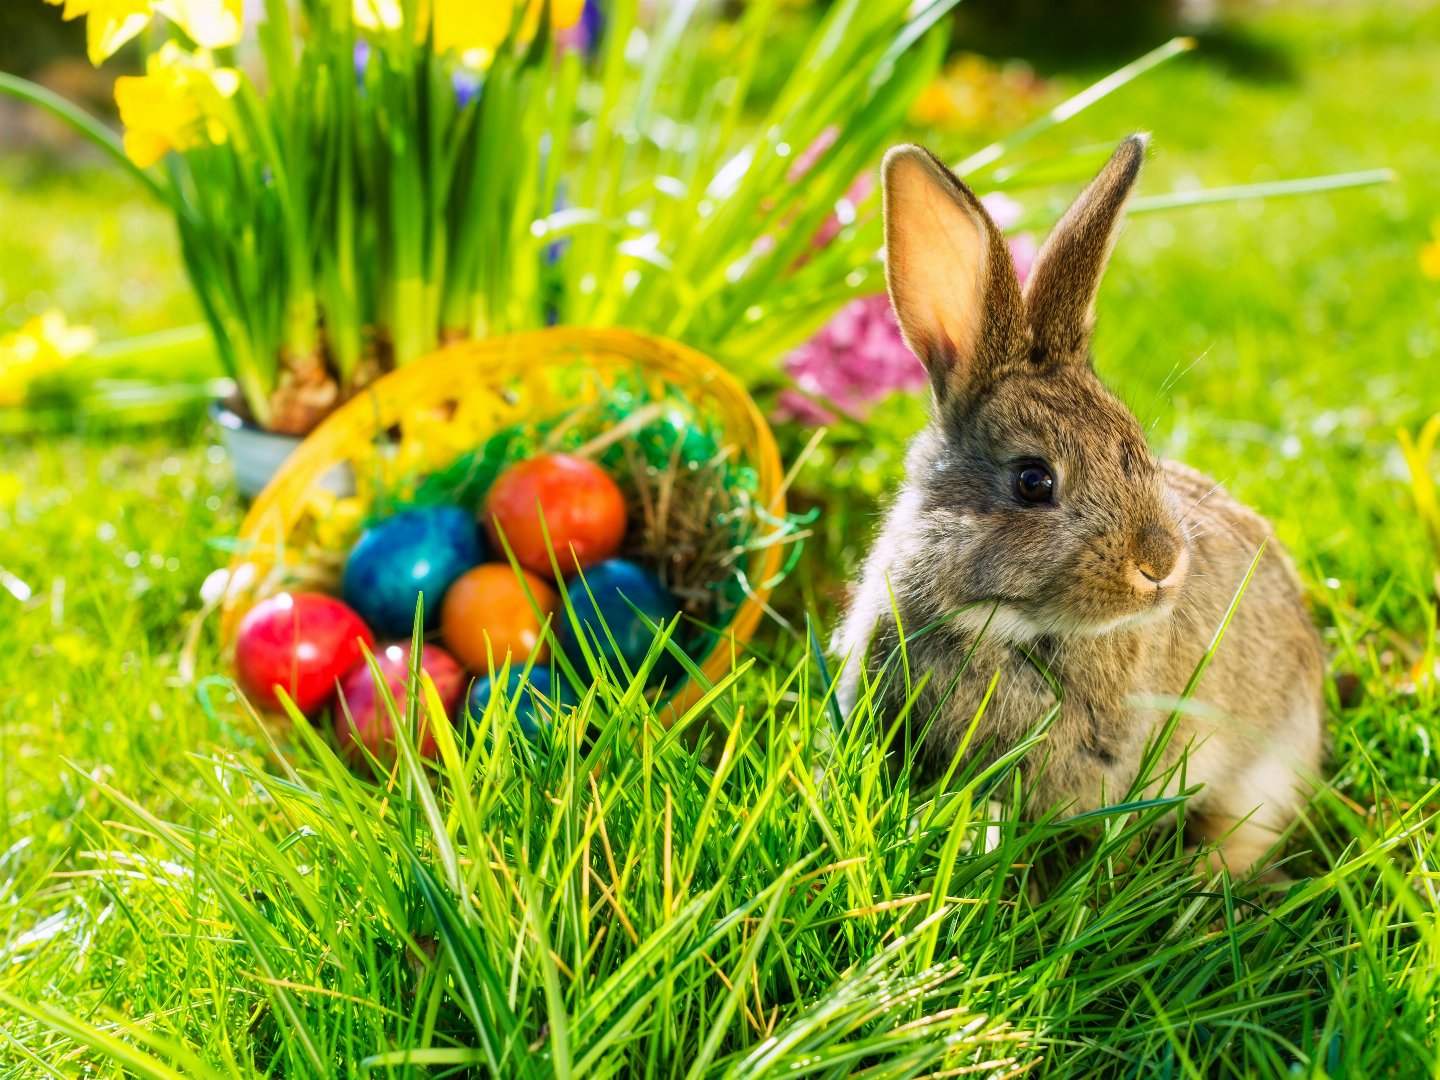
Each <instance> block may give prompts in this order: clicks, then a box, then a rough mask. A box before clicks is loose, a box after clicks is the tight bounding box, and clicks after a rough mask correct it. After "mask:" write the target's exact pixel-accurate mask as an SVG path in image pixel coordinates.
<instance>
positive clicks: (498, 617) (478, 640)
mask: <svg viewBox="0 0 1440 1080" xmlns="http://www.w3.org/2000/svg"><path fill="white" fill-rule="evenodd" d="M522 577H523V581H522ZM527 589H528V590H529V595H526V590H527ZM532 598H533V603H532ZM559 606H560V597H559V595H558V594H557V593H556V592H555V590H554V589H553V588H552V587H551V586H549V585H547V584H546V583H545V582H544V581H542V580H541V579H540V578H539V577H537V576H536V575H534V574H532V573H530V571H528V570H521V571H520V573H519V575H517V574H516V572H515V570H514V569H513V568H511V566H510V565H509V564H508V563H486V564H484V565H483V566H477V567H475V569H473V570H469V571H467V572H466V573H464V574H461V575H460V577H458V578H456V579H455V583H454V584H453V585H451V586H450V589H449V591H447V592H446V593H445V603H444V606H443V607H442V608H441V609H440V632H441V633H442V634H443V635H444V636H445V644H446V645H447V646H448V647H449V649H450V651H451V652H452V653H454V654H455V655H456V656H457V657H459V658H460V662H461V663H463V664H464V665H465V666H466V667H468V668H470V670H472V671H474V672H477V673H479V674H486V673H488V672H489V671H490V664H491V661H492V659H493V662H494V664H495V667H496V668H499V667H500V665H501V664H503V663H504V662H505V655H506V654H507V653H509V655H510V662H511V663H512V664H522V663H524V662H525V661H526V660H528V659H529V658H530V657H531V655H532V654H533V655H534V657H535V659H536V660H537V661H544V660H545V658H546V657H547V656H548V655H549V651H550V650H549V646H547V645H546V643H545V642H544V641H542V640H541V638H540V628H541V626H542V625H543V624H544V620H545V616H547V615H550V614H553V613H554V612H555V610H556V609H557V608H559Z"/></svg>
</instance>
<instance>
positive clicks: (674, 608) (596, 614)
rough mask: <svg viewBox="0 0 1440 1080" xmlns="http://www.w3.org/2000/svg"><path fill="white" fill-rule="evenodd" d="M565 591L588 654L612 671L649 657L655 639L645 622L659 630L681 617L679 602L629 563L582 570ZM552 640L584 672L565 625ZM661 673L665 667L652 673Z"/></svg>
mask: <svg viewBox="0 0 1440 1080" xmlns="http://www.w3.org/2000/svg"><path fill="white" fill-rule="evenodd" d="M587 586H588V588H587ZM566 591H567V592H568V593H569V596H570V603H571V604H572V605H573V606H574V608H575V615H576V618H577V619H578V620H579V621H580V624H581V626H583V627H584V628H585V637H586V640H587V641H588V642H589V643H590V646H591V648H592V650H593V649H596V648H598V649H599V650H600V652H601V654H602V655H604V656H605V657H606V659H607V660H609V662H610V666H611V667H612V668H614V669H616V671H619V670H620V668H621V665H620V664H619V663H618V661H620V660H623V661H624V664H625V666H626V667H628V668H629V669H630V670H631V671H634V670H635V668H637V667H639V665H640V662H641V661H642V660H644V659H645V654H646V653H647V652H649V651H650V645H651V643H652V642H653V641H654V640H655V634H654V631H652V630H651V629H650V627H649V626H647V625H646V624H645V619H649V620H650V622H652V623H654V624H656V625H657V626H658V625H662V624H664V623H667V622H669V621H670V620H671V619H673V618H674V617H675V616H676V614H678V613H679V611H680V603H679V601H678V600H676V599H675V597H674V596H672V595H671V594H670V591H669V590H668V589H666V588H665V586H664V585H662V584H661V583H660V579H659V578H658V577H656V576H655V575H654V574H652V573H651V572H650V571H649V570H646V569H645V568H644V567H643V566H640V565H639V564H638V563H633V562H630V561H629V560H628V559H607V560H606V561H605V562H602V563H596V564H595V565H594V566H591V567H589V568H587V569H586V570H585V572H584V575H583V580H582V578H581V577H576V578H575V579H574V580H573V581H571V582H570V584H569V587H568V588H567V590H566ZM631 605H634V606H633V607H632V606H631ZM637 611H638V613H637ZM642 615H643V616H644V618H642V617H641V616H642ZM607 631H608V633H607ZM557 637H558V640H559V642H560V647H561V648H562V649H564V650H565V654H566V656H568V657H569V658H570V662H571V663H572V664H574V665H575V667H576V669H577V670H581V671H583V670H584V669H585V656H584V653H583V651H582V650H581V648H580V642H579V639H578V638H577V637H576V635H575V630H574V627H573V626H572V625H571V624H570V620H569V619H565V620H564V621H562V622H561V624H560V628H559V633H558V635H557ZM611 639H613V641H614V644H613V645H612V643H611ZM617 649H618V651H617ZM660 668H663V669H665V670H666V671H668V669H669V665H668V663H662V664H660V665H658V666H657V670H658V669H660Z"/></svg>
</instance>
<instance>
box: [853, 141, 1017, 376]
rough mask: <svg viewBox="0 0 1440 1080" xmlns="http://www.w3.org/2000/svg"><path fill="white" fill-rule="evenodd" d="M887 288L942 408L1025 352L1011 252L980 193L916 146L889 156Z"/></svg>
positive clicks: (886, 167) (885, 172)
mask: <svg viewBox="0 0 1440 1080" xmlns="http://www.w3.org/2000/svg"><path fill="white" fill-rule="evenodd" d="M881 172H882V177H883V182H884V193H885V280H886V284H887V285H888V286H889V289H890V302H891V303H892V304H893V305H894V307H895V316H896V318H897V319H898V320H899V323H900V332H901V334H902V335H903V336H904V338H905V344H906V345H908V346H909V347H910V351H911V352H913V353H914V354H915V355H916V356H918V357H919V358H920V362H921V363H923V364H924V365H925V370H926V371H928V372H929V373H930V381H931V383H932V384H933V385H934V387H935V394H936V396H937V398H939V400H940V401H942V402H944V401H946V400H949V399H952V398H954V397H955V396H957V395H968V394H971V393H973V392H974V391H975V389H976V388H977V387H978V386H980V385H982V384H983V383H984V382H986V381H987V380H988V379H989V378H991V377H993V376H995V375H997V374H999V372H1000V370H1001V369H1002V368H1003V367H1005V366H1006V365H1007V364H1010V363H1012V362H1013V361H1014V360H1015V359H1016V358H1017V357H1019V356H1022V355H1023V354H1024V349H1025V335H1026V329H1025V328H1026V320H1025V314H1024V304H1023V301H1022V300H1021V298H1020V282H1019V279H1018V278H1017V277H1016V274H1015V264H1014V263H1013V262H1012V261H1011V258H1010V250H1009V248H1008V247H1007V246H1006V244H1005V238H1004V236H1003V235H1002V234H1001V232H1000V230H999V228H997V227H996V225H995V223H994V222H993V221H992V220H991V219H990V215H989V214H988V213H986V211H985V207H984V206H982V205H981V204H980V200H979V199H977V198H976V197H975V195H974V193H973V192H972V191H971V190H970V189H969V188H967V187H966V186H965V185H964V184H963V183H962V182H961V181H960V179H959V178H958V177H957V176H956V175H955V174H954V173H952V172H951V171H950V170H949V169H947V168H946V167H945V166H944V165H943V164H941V162H940V161H939V159H938V158H936V157H935V156H934V155H933V154H931V153H930V152H929V151H927V150H924V149H922V148H920V147H918V146H897V147H895V148H894V149H893V150H891V151H890V152H889V153H888V154H886V155H885V164H884V166H883V167H882V170H881Z"/></svg>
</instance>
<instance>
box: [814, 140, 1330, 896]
mask: <svg viewBox="0 0 1440 1080" xmlns="http://www.w3.org/2000/svg"><path fill="white" fill-rule="evenodd" d="M1144 156H1145V139H1144V137H1142V136H1136V137H1134V138H1130V139H1127V140H1126V141H1125V142H1123V143H1122V144H1121V145H1120V148H1119V149H1118V150H1116V152H1115V154H1114V156H1113V157H1111V159H1110V161H1109V162H1108V163H1107V164H1106V166H1105V167H1104V169H1102V170H1101V172H1100V174H1099V176H1097V177H1096V178H1095V180H1094V181H1093V182H1092V183H1091V184H1090V186H1089V187H1088V188H1086V190H1085V192H1084V193H1083V194H1082V195H1081V196H1080V197H1079V199H1078V200H1076V202H1075V204H1074V205H1073V206H1072V207H1071V208H1070V210H1069V211H1068V212H1067V213H1066V215H1065V217H1064V218H1063V219H1062V220H1061V221H1060V223H1059V224H1058V225H1057V226H1056V227H1055V230H1054V232H1053V233H1052V234H1051V235H1050V238H1049V239H1048V240H1047V241H1046V243H1045V245H1044V247H1043V248H1042V250H1041V251H1040V254H1039V256H1038V257H1037V259H1036V262H1035V266H1034V269H1033V271H1032V273H1031V275H1030V278H1029V280H1028V281H1027V282H1026V285H1025V287H1024V289H1023V290H1022V289H1021V286H1020V283H1019V281H1018V279H1017V277H1016V273H1015V268H1014V265H1013V263H1012V262H1011V259H1010V254H1009V251H1008V250H1007V248H1006V245H1005V241H1004V239H1003V237H1002V236H1001V234H1000V230H999V229H998V228H997V227H996V226H995V223H994V222H993V221H992V220H991V219H990V216H989V215H988V214H987V213H986V212H985V208H984V207H983V206H981V204H980V201H979V200H978V199H977V198H976V197H975V195H974V194H973V193H972V192H971V191H970V189H969V188H967V187H966V186H965V185H964V184H963V183H961V181H960V180H959V179H958V178H956V177H955V175H954V174H952V173H951V172H950V171H949V170H948V169H947V168H945V166H944V165H942V164H941V163H940V162H939V161H938V160H937V159H936V158H935V157H934V156H932V155H931V154H929V153H928V152H926V151H925V150H922V149H920V148H919V147H914V146H901V147H897V148H895V149H893V150H891V151H890V153H889V155H888V156H887V157H886V158H885V165H884V170H883V172H884V193H885V250H886V275H887V280H888V283H889V288H890V297H891V300H892V302H893V303H894V305H895V312H896V315H897V316H898V318H899V322H900V328H901V331H902V332H903V334H904V336H905V341H906V343H907V344H908V345H909V346H910V348H911V349H912V350H913V351H914V353H915V354H916V355H917V356H918V357H919V358H920V360H921V361H922V362H923V363H924V365H925V367H926V370H927V371H928V372H929V375H930V381H931V385H932V388H933V391H934V404H933V410H932V418H931V422H930V425H929V426H928V427H927V428H926V429H925V430H924V431H922V432H921V433H920V435H919V437H918V438H917V439H916V440H915V442H914V444H913V445H912V446H911V448H910V452H909V455H908V457H907V459H906V466H905V468H906V479H905V482H904V484H903V485H902V486H901V488H900V491H899V494H898V496H897V497H896V500H895V504H894V506H893V507H892V508H891V509H890V512H889V515H888V517H887V519H886V521H885V525H884V528H883V529H882V530H881V532H880V535H879V537H878V539H877V540H876V541H875V546H874V549H873V550H872V551H871V552H870V555H869V557H868V559H867V560H866V562H865V567H864V572H863V576H862V578H861V581H860V583H859V586H858V587H857V589H856V593H855V597H854V600H853V603H852V605H851V607H850V610H849V612H848V614H847V616H846V619H845V621H844V623H843V624H842V626H841V627H840V630H839V633H838V634H837V635H836V641H835V647H836V651H837V652H839V653H840V654H841V655H842V656H845V657H848V660H847V662H846V664H845V671H844V674H843V675H842V680H841V687H840V695H841V701H842V704H843V705H844V706H845V707H846V709H847V711H848V709H850V708H852V707H853V706H854V704H855V702H856V701H857V699H858V698H859V697H860V696H861V694H862V693H864V692H865V686H866V684H867V683H869V682H871V681H872V680H873V681H874V685H875V686H876V687H877V689H876V690H875V693H876V694H877V696H878V701H879V704H880V707H881V708H882V709H883V711H884V713H885V714H886V715H890V716H894V715H895V714H896V713H897V712H898V711H899V710H900V708H901V707H902V706H903V704H904V702H905V701H906V699H907V696H908V693H909V692H913V690H914V689H915V688H916V687H918V686H919V684H920V679H921V676H922V675H924V674H928V677H929V681H928V683H926V685H925V686H924V688H923V690H921V691H920V693H919V695H918V698H917V699H916V701H915V703H914V705H913V707H912V709H911V711H910V713H909V717H910V721H909V722H910V724H911V726H912V728H914V729H915V730H916V731H917V732H918V731H919V730H920V729H922V728H926V727H927V725H928V730H927V733H926V734H925V736H924V741H923V745H922V746H921V747H920V748H919V753H920V754H921V756H922V758H923V762H922V764H923V765H924V766H925V767H926V769H927V771H934V770H935V769H936V768H940V767H944V766H946V765H948V764H949V763H950V761H951V760H953V758H954V755H955V754H956V753H957V751H958V750H959V749H960V747H961V744H962V740H964V739H965V737H966V735H967V732H968V731H969V730H970V728H971V726H972V724H973V723H974V721H975V717H976V714H977V712H978V711H979V710H980V706H981V702H982V700H983V699H984V697H985V695H986V692H987V689H988V688H989V685H990V682H991V679H992V677H994V676H995V675H996V673H997V672H998V673H999V675H998V683H997V685H996V688H995V692H994V695H993V697H992V699H991V700H990V701H989V703H988V704H987V705H986V706H985V708H984V712H983V714H982V715H981V718H980V721H979V723H978V726H976V729H975V731H974V733H973V735H971V737H970V741H969V743H968V750H967V754H968V755H971V756H974V755H979V756H980V757H982V758H983V759H986V760H993V759H994V758H996V757H998V756H999V755H1001V754H1003V753H1005V752H1007V751H1008V750H1011V749H1012V748H1014V747H1015V746H1016V745H1017V744H1018V743H1019V741H1020V740H1022V739H1023V738H1025V737H1026V736H1027V735H1028V734H1029V733H1031V732H1032V731H1034V730H1035V729H1036V727H1037V724H1038V723H1039V722H1040V721H1041V720H1042V718H1043V717H1044V716H1045V715H1046V713H1047V712H1048V711H1049V710H1051V709H1052V707H1053V706H1054V704H1055V701H1056V693H1055V690H1054V689H1053V687H1052V683H1051V681H1050V680H1052V679H1053V680H1054V681H1055V683H1056V684H1058V686H1059V687H1060V688H1061V691H1062V692H1061V694H1060V701H1061V706H1060V711H1059V714H1058V717H1057V718H1056V719H1055V721H1054V723H1053V725H1052V726H1051V727H1050V729H1049V731H1048V734H1047V736H1046V738H1045V740H1044V742H1043V743H1042V744H1041V745H1039V746H1037V747H1036V748H1035V749H1034V750H1032V752H1031V753H1030V754H1029V755H1027V757H1026V758H1025V759H1024V761H1023V763H1022V765H1021V771H1022V776H1023V778H1024V781H1025V786H1026V790H1027V791H1028V793H1029V795H1028V798H1029V807H1030V809H1031V810H1032V811H1034V810H1043V809H1045V808H1047V807H1052V806H1055V805H1057V804H1059V805H1067V804H1068V805H1069V806H1070V808H1071V810H1072V811H1075V812H1079V811H1083V810H1088V809H1092V808H1095V807H1098V806H1100V805H1103V804H1104V803H1105V802H1107V801H1111V802H1113V801H1115V800H1117V799H1119V798H1122V797H1123V796H1124V795H1125V793H1126V791H1127V789H1128V788H1129V787H1130V785H1131V783H1132V781H1133V780H1134V779H1135V777H1136V774H1137V770H1138V767H1139V764H1140V757H1141V754H1142V752H1143V750H1144V748H1145V745H1146V742H1147V740H1148V739H1150V738H1151V736H1152V735H1153V734H1154V733H1155V731H1156V729H1157V728H1158V727H1159V726H1160V725H1161V723H1162V721H1163V720H1164V719H1165V718H1166V717H1168V715H1169V714H1170V711H1171V709H1172V708H1173V703H1174V701H1175V699H1177V698H1179V697H1180V696H1181V695H1182V693H1183V692H1184V690H1185V687H1186V684H1187V682H1188V681H1189V679H1190V677H1191V674H1192V673H1193V672H1194V671H1195V669H1196V666H1197V664H1198V663H1199V662H1200V661H1201V658H1202V657H1203V656H1204V654H1205V652H1206V649H1207V648H1208V646H1209V644H1210V642H1211V639H1212V638H1213V636H1214V634H1215V632H1216V630H1217V629H1218V628H1219V626H1220V625H1221V623H1222V622H1223V621H1224V617H1225V613H1226V610H1227V609H1228V607H1229V605H1230V602H1231V600H1232V599H1233V598H1234V596H1235V594H1236V592H1237V590H1238V589H1239V588H1240V585H1241V583H1242V581H1243V580H1244V578H1245V574H1246V571H1247V570H1248V569H1249V568H1250V566H1251V563H1252V561H1253V560H1254V558H1255V555H1256V553H1257V552H1259V551H1260V550H1261V547H1262V545H1266V546H1265V548H1264V554H1263V555H1262V557H1261V559H1260V561H1259V563H1258V565H1257V566H1256V568H1255V572H1254V576H1253V577H1252V579H1251V581H1250V584H1249V586H1248V588H1247V589H1246V591H1245V593H1244V596H1243V598H1242V600H1241V602H1240V604H1239V607H1238V609H1237V611H1236V613H1235V616H1234V618H1233V620H1232V621H1231V623H1230V625H1229V627H1228V629H1227V631H1226V633H1225V636H1224V639H1223V640H1222V642H1221V644H1220V647H1219V649H1218V651H1217V652H1216V654H1215V656H1214V658H1213V661H1212V662H1211V664H1210V666H1209V668H1208V669H1207V670H1206V672H1205V674H1204V676H1203V678H1202V679H1201V681H1200V683H1199V685H1198V689H1197V690H1196V693H1195V695H1194V698H1193V702H1192V705H1191V706H1190V707H1188V708H1186V709H1185V710H1184V711H1183V712H1182V715H1181V721H1180V727H1179V729H1178V730H1177V731H1176V733H1175V735H1174V737H1173V738H1172V739H1171V740H1170V742H1169V744H1168V750H1167V753H1168V757H1166V758H1164V760H1165V761H1167V762H1174V761H1175V760H1176V759H1177V758H1178V755H1179V754H1180V753H1181V751H1183V750H1184V749H1185V748H1186V747H1187V745H1188V746H1189V747H1190V754H1189V758H1188V763H1187V765H1186V767H1185V769H1184V779H1185V782H1186V784H1187V785H1190V784H1195V783H1197V782H1198V783H1201V784H1203V785H1204V786H1203V788H1202V789H1201V790H1200V792H1199V793H1198V794H1197V795H1196V796H1195V797H1194V798H1192V799H1191V800H1190V803H1189V807H1188V809H1187V813H1186V821H1187V831H1188V832H1190V833H1191V834H1192V835H1193V838H1194V839H1197V840H1200V839H1206V840H1212V841H1220V842H1221V851H1222V853H1223V856H1224V860H1225V862H1226V864H1227V865H1228V867H1229V868H1230V870H1231V871H1232V872H1235V873H1239V872H1241V871H1243V870H1246V869H1248V868H1250V867H1251V866H1253V865H1254V863H1255V862H1256V861H1257V860H1259V859H1260V857H1261V856H1262V855H1264V854H1265V852H1266V851H1267V849H1268V848H1269V847H1270V846H1271V845H1272V843H1273V841H1274V840H1275V838H1276V837H1277V835H1278V833H1279V832H1280V831H1281V830H1283V829H1284V828H1285V827H1286V826H1288V825H1289V824H1290V822H1291V821H1292V820H1293V819H1294V816H1295V814H1296V812H1297V810H1298V808H1299V806H1300V804H1301V803H1302V801H1303V799H1304V795H1303V792H1304V789H1305V787H1306V786H1307V782H1310V781H1312V780H1313V778H1314V777H1315V775H1316V773H1317V771H1318V769H1319V766H1320V758H1321V747H1322V731H1323V694H1322V689H1321V684H1322V664H1321V655H1320V644H1319V639H1318V636H1317V634H1316V632H1315V627H1314V625H1313V623H1312V621H1311V619H1310V617H1309V615H1308V613H1307V611H1306V608H1305V604H1304V601H1303V599H1302V594H1301V589H1300V586H1299V583H1298V580H1297V577H1296V574H1295V571H1294V568H1293V567H1292V565H1291V563H1290V561H1289V559H1288V558H1287V557H1286V555H1285V554H1284V552H1283V551H1282V550H1281V548H1280V546H1279V544H1278V542H1277V541H1275V540H1274V539H1273V538H1272V535H1271V532H1270V529H1269V527H1268V525H1267V524H1266V523H1265V522H1264V521H1263V520H1262V519H1261V518H1260V517H1259V516H1258V515H1256V514H1255V513H1253V512H1252V511H1250V510H1248V509H1247V508H1245V507H1244V506H1241V505H1240V504H1239V503H1237V502H1235V501H1234V500H1233V499H1231V498H1229V497H1228V496H1227V495H1226V494H1225V493H1223V492H1221V491H1220V490H1219V487H1218V485H1217V484H1215V483H1214V482H1213V481H1212V480H1210V479H1209V478H1208V477H1206V476H1203V475H1201V474H1200V473H1198V472H1196V471H1195V470H1193V469H1189V468H1187V467H1185V466H1184V465H1178V464H1175V463H1174V462H1170V461H1160V460H1157V459H1156V458H1154V457H1152V456H1151V454H1150V451H1149V449H1148V448H1147V447H1146V444H1145V435H1144V433H1143V432H1142V430H1141V428H1140V425H1139V423H1137V421H1136V420H1135V417H1134V416H1132V415H1131V413H1130V411H1129V410H1128V409H1126V408H1125V406H1124V405H1122V404H1121V403H1120V402H1119V401H1118V400H1117V399H1116V398H1115V397H1114V396H1113V395H1111V394H1110V393H1109V391H1107V390H1106V389H1105V387H1104V386H1102V385H1101V384H1100V380H1099V379H1098V378H1096V376H1095V372H1094V371H1093V370H1092V368H1091V358H1090V348H1089V345H1090V332H1091V329H1092V327H1093V324H1094V315H1095V295H1096V292H1097V290H1098V288H1099V284H1100V277H1101V273H1102V272H1103V270H1104V267H1105V264H1106V262H1107V260H1108V259H1109V256H1110V250H1111V248H1112V246H1113V244H1114V240H1115V235H1116V232H1117V230H1118V226H1119V223H1120V219H1121V214H1122V211H1123V209H1124V206H1125V202H1126V200H1127V198H1128V197H1129V195H1130V192H1131V189H1132V188H1133V187H1134V185H1135V179H1136V176H1137V175H1138V174H1139V171H1140V164H1141V161H1142V160H1143V158H1144ZM897 614H898V617H899V623H898V626H897V622H896V616H897ZM901 628H903V632H904V634H905V635H906V637H907V644H906V649H905V657H904V658H903V659H902V658H901V657H900V656H899V650H898V649H897V646H898V644H899V642H900V637H901V632H902V631H901ZM982 631H983V633H982ZM867 649H868V654H867ZM867 655H868V660H867V659H864V658H865V657H866V656H867ZM887 660H888V664H887ZM967 661H968V662H967ZM862 669H864V670H865V671H866V673H867V674H868V676H869V679H868V680H862V679H861V674H862ZM882 669H883V670H882ZM1042 669H1043V671H1044V672H1046V673H1047V674H1048V676H1049V678H1048V679H1047V677H1046V674H1042ZM907 683H908V684H909V690H908V691H907ZM1167 699H1168V702H1169V704H1167ZM932 718H933V722H931V721H932Z"/></svg>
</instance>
